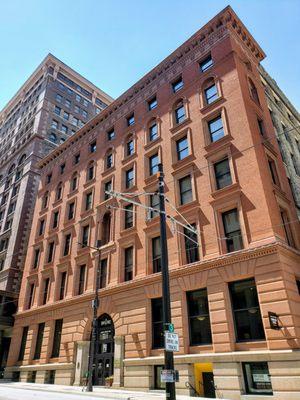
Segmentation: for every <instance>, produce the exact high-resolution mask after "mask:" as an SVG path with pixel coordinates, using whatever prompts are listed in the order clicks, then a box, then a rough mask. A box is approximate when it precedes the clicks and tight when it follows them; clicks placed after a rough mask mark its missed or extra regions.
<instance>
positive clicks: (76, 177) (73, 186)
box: [70, 172, 78, 192]
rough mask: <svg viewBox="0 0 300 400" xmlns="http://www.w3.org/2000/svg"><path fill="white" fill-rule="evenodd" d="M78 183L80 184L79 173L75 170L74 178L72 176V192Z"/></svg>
mask: <svg viewBox="0 0 300 400" xmlns="http://www.w3.org/2000/svg"><path fill="white" fill-rule="evenodd" d="M77 185H78V174H77V172H74V174H73V175H72V178H71V182H70V192H73V191H74V190H76V189H77Z"/></svg>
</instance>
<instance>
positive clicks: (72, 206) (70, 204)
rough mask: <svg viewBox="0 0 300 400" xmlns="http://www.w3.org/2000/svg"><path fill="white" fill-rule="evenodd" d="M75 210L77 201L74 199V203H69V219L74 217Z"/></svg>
mask: <svg viewBox="0 0 300 400" xmlns="http://www.w3.org/2000/svg"><path fill="white" fill-rule="evenodd" d="M74 211H75V203H74V201H73V202H72V203H69V211H68V220H71V219H73V218H74Z"/></svg>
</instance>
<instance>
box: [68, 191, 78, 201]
mask: <svg viewBox="0 0 300 400" xmlns="http://www.w3.org/2000/svg"><path fill="white" fill-rule="evenodd" d="M75 194H78V188H76V189H75V190H72V192H70V193H68V196H67V197H68V199H69V198H70V197H72V196H74V195H75Z"/></svg>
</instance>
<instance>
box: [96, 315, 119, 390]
mask: <svg viewBox="0 0 300 400" xmlns="http://www.w3.org/2000/svg"><path fill="white" fill-rule="evenodd" d="M97 331H98V334H97V343H96V354H95V369H94V374H93V384H94V385H100V386H102V385H105V378H107V377H109V376H112V375H113V373H114V337H115V328H114V323H113V320H112V319H111V318H110V316H109V315H107V314H103V315H101V316H100V317H99V318H98V324H97Z"/></svg>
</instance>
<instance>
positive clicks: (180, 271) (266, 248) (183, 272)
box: [15, 241, 300, 320]
mask: <svg viewBox="0 0 300 400" xmlns="http://www.w3.org/2000/svg"><path fill="white" fill-rule="evenodd" d="M282 250H283V251H285V252H288V253H289V254H290V255H291V256H292V257H297V258H299V256H300V252H299V251H298V250H295V249H292V248H291V247H289V246H287V245H285V244H284V243H282V242H279V241H276V242H273V243H270V244H266V245H263V246H258V247H255V248H253V249H246V250H242V251H238V252H236V253H235V254H226V255H223V256H220V257H217V258H214V259H212V260H205V261H201V262H199V263H195V264H193V265H190V264H189V265H185V266H182V265H178V267H176V268H172V269H170V278H171V279H176V278H179V277H182V276H187V275H190V274H193V273H197V272H200V271H205V270H211V269H213V268H221V267H224V266H225V267H226V266H227V265H231V264H234V263H237V262H242V261H247V260H251V259H255V258H258V257H263V256H267V255H269V254H275V253H280V251H282ZM160 282H161V275H160V274H151V275H147V276H143V277H141V278H135V279H134V280H133V281H131V282H123V283H119V284H116V285H115V286H109V287H107V288H105V289H101V291H100V292H99V297H100V301H101V298H105V297H107V296H111V295H114V294H117V293H121V292H125V291H129V290H132V289H135V288H140V287H145V286H147V285H151V284H154V283H156V284H157V283H159V284H160ZM93 297H94V293H93V292H90V293H88V294H86V295H82V296H75V297H73V298H71V299H68V300H65V301H60V302H55V303H52V304H49V305H44V306H42V307H38V308H32V309H30V310H26V311H22V312H20V313H17V314H16V315H15V318H16V320H17V319H18V318H20V317H22V318H23V317H27V316H28V317H32V316H34V315H36V314H37V313H49V312H58V313H59V312H60V310H61V309H62V308H67V307H72V306H74V304H81V303H87V304H88V303H89V302H90V301H91V300H92V299H93Z"/></svg>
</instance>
